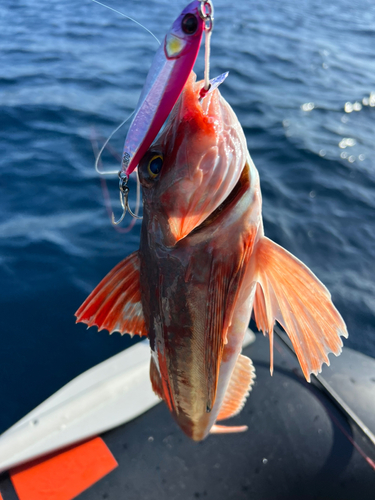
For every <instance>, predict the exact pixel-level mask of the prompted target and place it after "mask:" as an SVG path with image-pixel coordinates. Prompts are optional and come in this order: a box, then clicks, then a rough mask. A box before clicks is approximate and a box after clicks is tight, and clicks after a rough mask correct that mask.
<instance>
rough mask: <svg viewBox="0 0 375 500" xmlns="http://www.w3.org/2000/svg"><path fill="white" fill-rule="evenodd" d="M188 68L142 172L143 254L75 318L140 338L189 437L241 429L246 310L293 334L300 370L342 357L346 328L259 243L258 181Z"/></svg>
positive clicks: (219, 100)
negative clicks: (237, 419)
mask: <svg viewBox="0 0 375 500" xmlns="http://www.w3.org/2000/svg"><path fill="white" fill-rule="evenodd" d="M202 87H203V81H197V80H196V76H195V74H194V73H193V72H192V73H191V74H190V76H189V78H188V80H187V82H186V84H185V87H184V89H183V91H182V93H181V95H180V97H179V99H178V101H177V102H176V104H175V106H174V108H173V110H172V112H171V114H170V116H169V119H168V121H167V123H166V125H165V127H164V129H163V130H162V131H161V133H160V135H159V137H158V138H157V139H156V141H155V142H154V143H153V144H152V145H151V146H150V147H149V149H148V151H147V152H146V153H145V155H144V156H143V158H142V159H141V160H140V162H139V165H138V175H139V179H140V182H141V185H142V194H143V221H142V226H141V238H140V246H139V250H137V251H136V252H133V253H132V254H131V255H129V256H128V257H126V258H125V259H124V260H123V261H122V262H120V263H119V264H118V265H117V266H116V267H115V268H114V269H113V270H112V271H110V272H109V274H108V275H107V276H106V277H105V278H104V279H103V280H102V281H101V283H100V284H99V285H98V286H97V287H96V288H95V289H94V290H93V292H92V293H91V294H90V295H89V297H88V298H87V299H86V300H85V301H84V303H83V304H82V306H81V307H80V308H79V309H78V311H77V312H76V317H77V322H83V323H85V324H86V325H88V327H91V326H94V325H95V326H96V327H97V328H98V329H99V330H103V329H104V330H108V331H109V332H110V333H112V332H115V331H117V332H120V333H121V334H124V333H128V334H130V335H132V336H133V335H138V336H140V337H148V339H149V342H150V380H151V384H152V387H153V390H154V392H155V393H156V394H157V395H158V396H159V397H160V398H161V399H162V400H164V402H165V403H166V405H167V407H168V408H169V411H170V413H171V414H172V416H173V418H174V419H175V421H176V422H177V424H178V426H179V427H180V428H181V430H182V431H183V432H184V433H185V434H186V435H187V436H188V437H189V438H191V439H192V440H194V441H201V440H203V439H205V438H206V437H207V436H208V435H209V434H215V433H228V432H241V431H244V430H246V426H227V425H221V424H220V423H218V422H221V421H222V420H226V419H228V418H231V417H233V416H234V415H237V414H238V413H239V412H240V411H241V409H242V408H243V406H244V404H245V401H246V399H247V398H248V396H249V393H250V391H251V390H252V387H253V384H254V380H255V370H254V366H253V363H252V361H251V360H250V359H249V358H248V357H246V356H244V355H243V354H242V352H241V351H242V343H243V338H244V335H245V332H246V330H247V328H248V325H249V321H250V318H251V314H252V311H253V314H254V318H255V322H256V325H257V327H258V329H259V330H262V331H263V333H264V334H266V335H268V337H269V343H270V370H271V374H272V371H273V326H274V323H275V321H277V322H278V323H279V324H280V325H281V326H282V327H283V328H284V330H285V332H286V333H287V335H288V336H289V338H290V340H291V342H292V344H293V347H294V350H295V353H296V355H297V358H298V360H299V363H300V365H301V369H302V372H303V374H304V376H305V377H306V380H307V381H310V375H311V374H312V373H313V374H317V373H319V372H320V371H321V369H322V365H323V364H324V363H327V364H329V359H328V354H329V353H334V354H335V355H336V356H338V355H339V354H340V353H341V350H342V345H343V343H342V338H341V337H347V336H348V333H347V329H346V326H345V323H344V321H343V319H342V317H341V315H340V313H339V312H338V311H337V309H336V308H335V306H334V305H333V303H332V300H331V296H330V293H329V292H328V290H327V289H326V287H325V286H324V285H323V284H322V283H321V282H320V281H319V279H318V278H317V277H316V276H315V275H314V274H313V273H312V272H311V271H310V269H308V268H307V267H306V266H305V265H304V264H303V263H302V262H301V261H300V260H298V259H297V258H296V257H294V256H293V255H292V254H290V253H289V252H288V251H287V250H285V249H284V248H282V247H281V246H279V245H278V244H277V243H275V242H273V241H272V240H270V239H269V238H267V237H266V236H265V234H264V228H263V220H262V195H261V190H260V182H259V174H258V171H257V169H256V167H255V165H254V163H253V161H252V159H251V157H250V154H249V152H248V149H247V144H246V138H245V135H244V132H243V129H242V127H241V125H240V123H239V121H238V119H237V116H236V114H235V113H234V111H233V110H232V108H231V107H230V105H229V104H228V102H227V101H226V100H225V99H224V98H223V97H222V96H221V94H220V90H219V88H217V87H216V88H214V89H213V90H212V91H211V92H208V93H207V94H206V95H205V97H204V98H201V90H202Z"/></svg>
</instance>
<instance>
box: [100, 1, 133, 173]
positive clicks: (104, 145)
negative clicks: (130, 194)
mask: <svg viewBox="0 0 375 500" xmlns="http://www.w3.org/2000/svg"><path fill="white" fill-rule="evenodd" d="M92 1H93V2H94V1H95V0H92ZM134 113H135V111H133V112H132V113H131V114H130V115H129V116H128V117H127V118H125V120H124V121H123V122H121V123H120V125H119V126H118V127H116V128H115V129H114V130H113V131H112V132H111V134H110V136H109V137H108V139H106V140H105V142H104V144H103V146H102V147H101V148H100V151H99V153H98V155H97V157H96V159H95V170H96V171H97V172H98V174H100V175H113V174H117V173H118V169H117V170H108V171H105V170H99V163H100V159H101V156H102V153H103V151H104V150H105V148H106V147H107V144H108V143H109V141H110V140H111V139H112V137H113V136H114V135H115V133H116V132H117V131H118V130H120V128H121V127H122V126H123V125H125V123H126V122H127V121H128V120H129V119H130V118H131V117H132V116H133V115H134Z"/></svg>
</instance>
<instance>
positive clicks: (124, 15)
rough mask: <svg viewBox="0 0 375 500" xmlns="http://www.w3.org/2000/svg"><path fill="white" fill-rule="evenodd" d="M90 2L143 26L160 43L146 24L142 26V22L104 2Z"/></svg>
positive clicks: (93, 0)
mask: <svg viewBox="0 0 375 500" xmlns="http://www.w3.org/2000/svg"><path fill="white" fill-rule="evenodd" d="M91 1H92V2H95V3H97V4H98V5H101V6H102V7H105V8H106V9H109V10H112V11H113V12H116V13H117V14H120V16H123V17H126V19H129V21H132V22H133V23H135V24H138V26H140V27H141V28H143V29H144V30H146V31H147V32H148V33H150V35H151V36H152V37H154V38H155V40H156V41H157V42H158V44H159V45H160V41H159V40H158V38H156V36H155V35H154V34H153V32H152V31H150V30H149V29H147V28H146V26H143V24H141V23H139V22H138V21H136V20H135V19H133V18H132V17H129V16H127V15H126V14H123V13H122V12H120V11H119V10H116V9H114V8H113V7H110V6H109V5H105V4H104V3H101V2H98V0H91Z"/></svg>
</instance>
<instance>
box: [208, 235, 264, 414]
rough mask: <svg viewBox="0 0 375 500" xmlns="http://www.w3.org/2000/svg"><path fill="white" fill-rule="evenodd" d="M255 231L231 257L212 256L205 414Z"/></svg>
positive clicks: (209, 407) (211, 402)
mask: <svg viewBox="0 0 375 500" xmlns="http://www.w3.org/2000/svg"><path fill="white" fill-rule="evenodd" d="M256 232H257V229H256V227H255V226H254V227H252V228H251V230H250V231H249V233H248V235H247V236H246V237H244V238H243V240H242V243H241V245H242V248H241V251H239V252H234V253H233V254H232V255H224V256H223V255H217V254H216V253H215V252H213V254H212V261H211V270H210V281H209V287H208V295H207V315H206V324H205V331H206V335H205V344H204V350H205V376H206V380H207V406H206V407H207V412H210V411H211V409H212V407H213V405H214V403H215V399H216V391H217V382H218V377H219V368H220V363H221V358H222V355H223V348H224V345H225V344H226V343H227V332H228V328H229V325H230V324H231V321H232V316H233V314H234V310H235V304H236V301H237V298H238V294H239V290H240V289H241V283H242V281H243V278H244V276H245V273H246V270H247V268H248V264H249V261H250V258H251V255H252V252H253V248H254V242H255V236H256Z"/></svg>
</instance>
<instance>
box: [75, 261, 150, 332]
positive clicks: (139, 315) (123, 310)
mask: <svg viewBox="0 0 375 500" xmlns="http://www.w3.org/2000/svg"><path fill="white" fill-rule="evenodd" d="M139 267H140V265H139V256H138V252H134V253H132V254H130V255H129V256H128V257H127V258H126V259H124V260H123V261H121V262H120V263H119V264H117V266H116V267H114V268H113V269H112V271H110V272H109V273H108V274H107V276H106V277H105V278H104V279H103V280H102V281H101V282H100V283H99V285H98V286H97V287H96V288H95V289H94V290H93V291H92V292H91V293H90V295H89V296H88V297H87V299H86V300H85V302H84V303H83V304H82V305H81V307H80V308H79V309H78V311H77V312H76V313H75V315H76V317H77V323H80V322H81V323H86V325H88V326H89V327H90V326H94V325H95V326H97V327H98V330H99V331H100V330H108V331H109V333H113V332H116V331H117V332H120V333H121V334H124V333H129V334H130V335H131V336H133V335H139V336H140V337H142V336H145V337H147V330H146V324H145V320H144V316H143V309H142V303H141V292H140V283H139V281H140V279H139V278H140V271H139Z"/></svg>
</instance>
